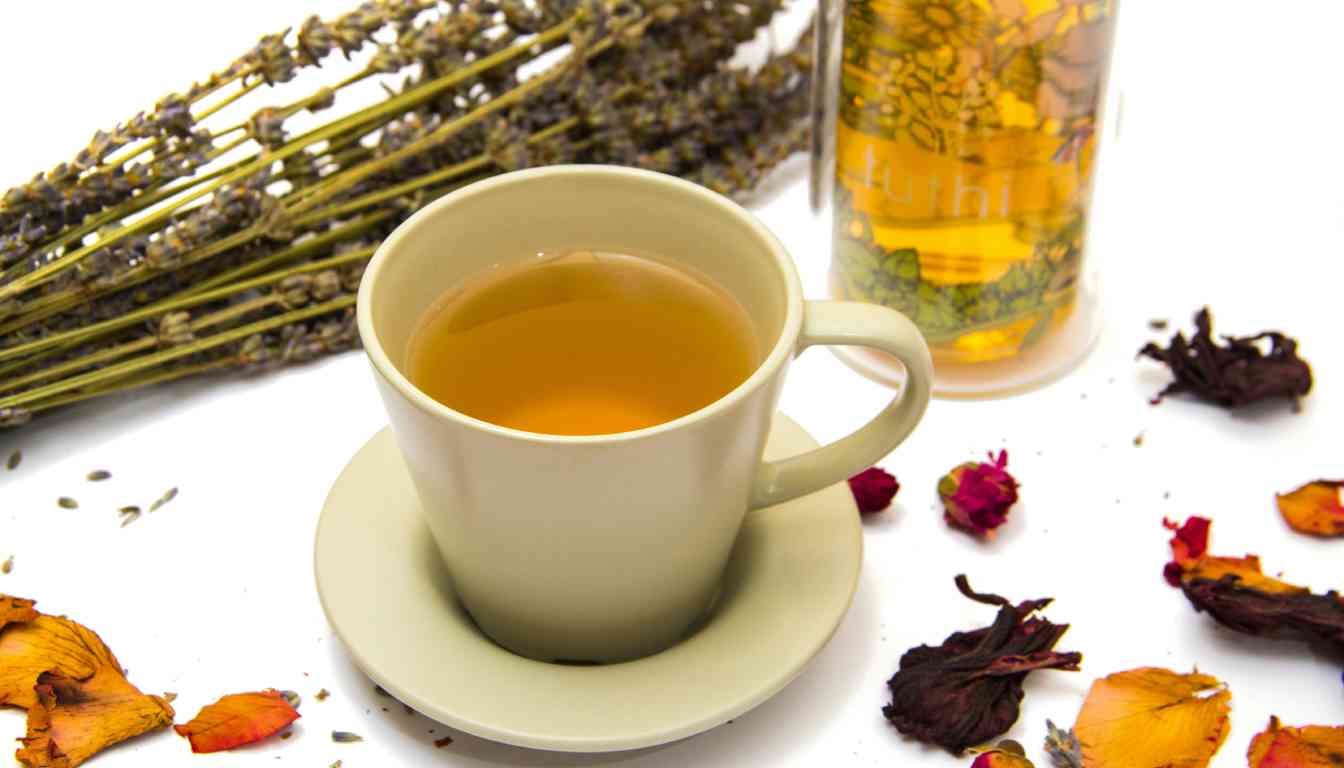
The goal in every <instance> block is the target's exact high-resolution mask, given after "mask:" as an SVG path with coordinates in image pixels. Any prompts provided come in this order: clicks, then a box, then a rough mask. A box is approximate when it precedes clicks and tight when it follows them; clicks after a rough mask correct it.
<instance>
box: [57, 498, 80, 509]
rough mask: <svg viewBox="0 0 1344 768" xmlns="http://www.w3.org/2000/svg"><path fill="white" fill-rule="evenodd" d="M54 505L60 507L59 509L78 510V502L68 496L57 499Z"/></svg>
mask: <svg viewBox="0 0 1344 768" xmlns="http://www.w3.org/2000/svg"><path fill="white" fill-rule="evenodd" d="M56 504H57V505H58V506H60V508H61V509H79V502H78V501H75V500H74V499H72V498H70V497H69V496H62V497H61V498H59V499H57V500H56Z"/></svg>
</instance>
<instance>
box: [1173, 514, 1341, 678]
mask: <svg viewBox="0 0 1344 768" xmlns="http://www.w3.org/2000/svg"><path fill="white" fill-rule="evenodd" d="M1207 523H1208V521H1204V524H1202V525H1199V526H1196V527H1195V528H1193V529H1191V531H1192V532H1191V533H1185V532H1186V530H1187V528H1190V523H1189V522H1187V523H1186V524H1185V525H1184V526H1181V528H1180V529H1179V530H1178V532H1177V535H1176V537H1175V538H1173V539H1172V544H1171V549H1172V554H1173V557H1174V558H1175V559H1174V560H1173V561H1172V562H1171V563H1169V564H1168V565H1167V569H1166V571H1165V573H1166V575H1167V578H1168V580H1170V579H1171V578H1172V576H1173V575H1174V576H1175V579H1176V583H1175V585H1174V586H1178V587H1180V589H1181V591H1182V592H1184V593H1185V597H1186V599H1187V600H1189V601H1190V604H1191V605H1193V606H1194V607H1195V610H1196V611H1202V612H1207V613H1208V614H1209V615H1210V616H1212V617H1213V618H1214V620H1215V621H1217V622H1218V623H1219V624H1222V625H1223V626H1225V627H1228V628H1229V629H1234V630H1236V631H1238V632H1243V633H1245V634H1248V635H1261V636H1267V637H1285V638H1295V639H1301V640H1308V641H1314V642H1320V643H1323V644H1324V645H1326V646H1328V647H1330V648H1333V649H1334V650H1335V651H1337V652H1344V596H1341V595H1340V594H1339V593H1338V592H1335V591H1333V590H1331V591H1329V592H1326V593H1325V594H1315V593H1313V592H1311V591H1310V590H1308V589H1307V588H1306V587H1299V586H1297V585H1295V584H1289V583H1287V582H1284V581H1280V580H1278V579H1274V578H1271V577H1269V576H1266V575H1265V574H1264V573H1263V572H1262V571H1261V569H1260V558H1258V557H1256V556H1255V555H1246V556H1245V557H1214V556H1212V555H1210V554H1208V552H1207V550H1208V532H1209V526H1208V524H1207ZM1168 527H1171V525H1170V524H1168ZM1195 530H1198V531H1199V532H1200V533H1199V534H1198V535H1195V534H1194V533H1193V531H1195Z"/></svg>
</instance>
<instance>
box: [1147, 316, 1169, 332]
mask: <svg viewBox="0 0 1344 768" xmlns="http://www.w3.org/2000/svg"><path fill="white" fill-rule="evenodd" d="M1148 327H1149V328H1152V329H1153V330H1154V331H1165V330H1167V321H1166V320H1164V319H1162V318H1156V319H1153V320H1149V321H1148Z"/></svg>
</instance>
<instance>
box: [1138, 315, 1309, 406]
mask: <svg viewBox="0 0 1344 768" xmlns="http://www.w3.org/2000/svg"><path fill="white" fill-rule="evenodd" d="M1212 326H1213V321H1212V319H1211V318H1210V317H1209V310H1208V308H1207V307H1205V308H1204V309H1201V310H1200V311H1199V312H1197V313H1196V314H1195V335H1194V336H1192V337H1191V338H1190V339H1189V340H1186V338H1185V336H1184V335H1183V334H1181V333H1179V332H1178V333H1176V335H1174V336H1172V337H1171V342H1170V343H1169V344H1168V346H1167V347H1165V348H1163V347H1160V346H1158V345H1156V344H1153V343H1148V344H1145V345H1144V347H1143V349H1140V350H1139V355H1140V356H1142V357H1149V358H1152V359H1153V360H1156V361H1158V362H1160V363H1163V364H1164V365H1166V366H1167V367H1168V368H1170V369H1171V375H1172V376H1174V377H1175V378H1176V380H1175V381H1173V382H1172V383H1171V384H1169V385H1167V388H1166V389H1164V390H1162V391H1161V392H1159V393H1158V394H1157V396H1156V397H1154V398H1153V404H1157V403H1160V402H1161V401H1162V398H1164V397H1166V396H1167V395H1174V394H1177V393H1181V392H1189V393H1191V394H1193V395H1195V396H1197V397H1199V398H1200V399H1202V400H1206V401H1208V402H1211V403H1216V404H1218V405H1221V406H1223V407H1225V408H1236V407H1237V406H1241V405H1247V404H1249V403H1254V402H1257V401H1259V400H1265V399H1267V398H1271V397H1287V398H1292V399H1296V398H1299V397H1302V396H1303V395H1306V394H1307V392H1309V391H1311V366H1309V365H1307V363H1306V361H1305V360H1303V359H1302V358H1300V357H1298V356H1297V342H1296V341H1295V340H1293V339H1292V338H1290V337H1288V336H1286V335H1284V334H1282V333H1279V332H1277V331H1265V332H1263V333H1259V334H1256V335H1255V336H1245V337H1237V336H1224V337H1223V341H1224V342H1226V344H1225V345H1222V346H1220V345H1219V344H1218V342H1217V341H1216V340H1214V338H1213V328H1212ZM1266 339H1267V340H1268V341H1269V344H1270V349H1269V352H1268V353H1266V352H1265V351H1264V350H1262V349H1261V348H1260V345H1259V343H1258V342H1260V341H1263V340H1266Z"/></svg>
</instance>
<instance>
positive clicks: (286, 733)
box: [280, 731, 294, 741]
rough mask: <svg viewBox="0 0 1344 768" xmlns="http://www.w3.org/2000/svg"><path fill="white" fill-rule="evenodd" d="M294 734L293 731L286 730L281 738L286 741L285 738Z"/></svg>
mask: <svg viewBox="0 0 1344 768" xmlns="http://www.w3.org/2000/svg"><path fill="white" fill-rule="evenodd" d="M293 735H294V732H293V731H285V732H284V733H282V734H280V740H281V741H284V740H285V739H288V738H289V737H290V736H293Z"/></svg>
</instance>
